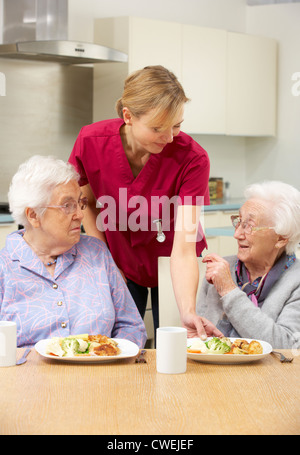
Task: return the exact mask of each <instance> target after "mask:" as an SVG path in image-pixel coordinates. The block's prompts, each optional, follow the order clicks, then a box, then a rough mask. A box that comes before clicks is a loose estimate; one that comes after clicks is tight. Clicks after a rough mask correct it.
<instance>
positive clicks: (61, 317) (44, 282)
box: [0, 230, 147, 347]
mask: <svg viewBox="0 0 300 455" xmlns="http://www.w3.org/2000/svg"><path fill="white" fill-rule="evenodd" d="M23 233H24V231H23V230H21V231H16V232H14V233H12V234H10V235H9V236H8V237H7V240H6V245H5V248H3V249H2V250H1V251H0V320H7V321H15V322H16V323H17V345H18V346H19V347H20V346H30V345H33V344H35V343H36V342H37V341H39V340H41V339H45V338H51V337H56V336H57V337H65V336H68V335H74V334H80V333H88V334H102V335H106V336H111V337H116V338H126V339H128V340H130V341H133V342H134V343H136V344H137V345H138V346H139V347H143V346H144V344H145V342H146V338H147V335H146V330H145V326H144V322H143V321H142V319H141V317H140V315H139V312H138V310H137V308H136V305H135V303H134V301H133V299H132V297H131V295H130V293H129V291H128V288H127V286H126V284H125V282H124V280H123V278H122V277H121V275H120V273H119V270H118V269H117V267H116V265H115V263H114V261H113V259H112V257H111V255H110V252H109V251H108V249H107V247H106V245H105V244H104V243H103V242H101V241H100V240H98V239H96V238H94V237H89V236H81V239H80V241H79V243H77V244H76V245H75V246H73V247H72V248H71V249H70V250H69V251H67V252H66V253H64V254H62V255H61V256H59V257H58V259H57V264H56V267H55V274H54V277H52V276H51V275H50V273H49V272H48V270H47V267H46V266H45V265H44V264H43V263H42V262H41V261H40V259H39V258H38V257H37V256H36V255H35V253H34V252H33V251H32V249H31V248H30V247H29V246H28V244H27V243H26V242H25V241H24V240H23Z"/></svg>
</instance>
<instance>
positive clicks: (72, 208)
mask: <svg viewBox="0 0 300 455" xmlns="http://www.w3.org/2000/svg"><path fill="white" fill-rule="evenodd" d="M78 205H79V208H80V210H85V209H86V208H87V205H88V198H87V197H82V198H80V199H79V200H78V202H76V201H75V200H74V199H72V200H71V201H68V202H66V203H65V204H63V205H46V206H45V207H41V208H43V209H62V210H63V211H64V213H65V214H66V215H73V214H74V213H75V212H76V211H77V207H78Z"/></svg>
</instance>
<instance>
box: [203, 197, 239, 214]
mask: <svg viewBox="0 0 300 455" xmlns="http://www.w3.org/2000/svg"><path fill="white" fill-rule="evenodd" d="M244 202H245V199H243V198H231V199H228V200H224V199H215V200H211V201H210V205H205V206H204V212H213V211H217V210H221V211H223V210H236V211H238V210H239V209H240V207H241V205H243V203H244Z"/></svg>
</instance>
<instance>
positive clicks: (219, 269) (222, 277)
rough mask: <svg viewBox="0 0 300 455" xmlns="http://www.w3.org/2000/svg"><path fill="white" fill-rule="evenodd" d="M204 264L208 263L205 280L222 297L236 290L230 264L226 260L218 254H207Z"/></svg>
mask: <svg viewBox="0 0 300 455" xmlns="http://www.w3.org/2000/svg"><path fill="white" fill-rule="evenodd" d="M202 262H204V263H206V274H205V278H206V279H207V281H208V282H209V283H210V284H213V285H214V286H215V288H216V290H217V292H218V294H219V295H220V296H221V297H223V296H224V295H226V294H228V292H230V291H232V290H233V289H235V288H236V284H235V282H234V281H233V279H232V277H231V273H230V267H229V264H228V262H227V261H226V260H225V259H223V258H222V257H221V256H218V255H217V254H207V255H206V256H205V257H204V259H203V261H202Z"/></svg>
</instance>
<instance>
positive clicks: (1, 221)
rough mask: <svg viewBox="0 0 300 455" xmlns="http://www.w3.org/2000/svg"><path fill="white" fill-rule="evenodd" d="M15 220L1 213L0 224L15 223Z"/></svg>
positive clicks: (7, 214)
mask: <svg viewBox="0 0 300 455" xmlns="http://www.w3.org/2000/svg"><path fill="white" fill-rule="evenodd" d="M13 222H14V220H13V218H12V216H11V215H10V214H9V213H0V224H9V223H13Z"/></svg>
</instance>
